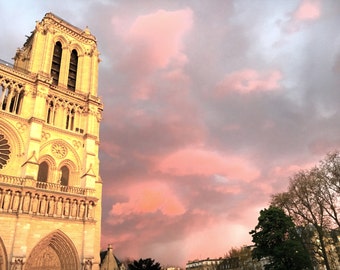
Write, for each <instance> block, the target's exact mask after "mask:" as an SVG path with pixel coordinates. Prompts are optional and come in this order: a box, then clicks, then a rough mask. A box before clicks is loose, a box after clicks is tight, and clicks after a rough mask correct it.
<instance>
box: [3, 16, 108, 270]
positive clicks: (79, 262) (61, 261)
mask: <svg viewBox="0 0 340 270" xmlns="http://www.w3.org/2000/svg"><path fill="white" fill-rule="evenodd" d="M3 38H4V37H3ZM99 61H100V60H99V52H98V50H97V43H96V38H95V37H94V36H93V35H92V34H91V33H90V31H89V29H87V28H86V29H85V30H81V29H79V28H77V27H75V26H73V25H71V24H70V23H68V22H66V21H65V20H63V19H61V18H59V17H58V16H56V15H54V14H52V13H47V14H46V15H45V16H44V18H43V19H42V20H41V21H40V22H37V24H36V26H35V29H34V30H33V31H32V33H31V35H30V36H29V37H28V38H27V40H26V42H25V43H24V45H23V47H22V48H21V49H18V50H17V52H16V53H15V56H14V64H13V65H12V64H8V63H6V62H4V61H2V62H0V270H12V269H20V270H52V269H53V270H66V269H67V270H77V269H93V270H96V269H99V264H100V235H101V203H102V202H101V200H102V181H101V178H100V175H99V158H98V148H99V124H100V121H101V117H102V111H103V104H102V101H101V100H100V99H99V97H98V94H97V90H98V63H99Z"/></svg>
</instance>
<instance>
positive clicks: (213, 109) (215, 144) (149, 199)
mask: <svg viewBox="0 0 340 270" xmlns="http://www.w3.org/2000/svg"><path fill="white" fill-rule="evenodd" d="M0 10H1V14H2V15H1V17H2V20H3V23H2V24H0V31H1V39H0V58H1V59H3V60H7V61H12V60H11V58H12V57H13V56H14V54H15V51H16V49H17V48H18V47H21V46H22V44H23V43H24V42H25V40H26V38H25V35H29V34H30V32H31V31H32V30H33V29H34V26H35V21H37V20H41V19H42V18H43V16H44V14H45V13H47V12H53V13H55V14H56V15H58V16H60V17H62V18H64V19H65V20H66V21H68V22H70V23H72V24H74V25H76V26H78V27H80V28H85V27H86V26H88V27H89V28H90V30H91V32H92V33H93V34H94V35H95V36H96V37H97V40H98V47H99V50H100V52H101V59H102V62H101V64H100V71H99V78H100V82H99V93H100V96H102V98H103V100H104V118H103V120H102V123H101V145H100V158H101V176H102V178H103V182H104V189H103V196H104V198H103V221H102V240H101V243H102V248H103V249H106V247H107V244H109V243H111V244H112V245H113V248H114V252H115V253H116V255H117V257H118V258H120V259H124V258H126V257H131V258H136V259H138V258H140V257H142V258H147V257H152V258H154V259H156V260H157V261H159V262H160V263H162V264H171V265H180V266H185V263H186V262H187V261H188V260H193V259H204V258H207V257H210V258H213V257H220V256H223V255H224V254H225V253H226V252H227V251H228V250H229V249H230V248H231V247H239V246H241V245H244V244H251V238H250V235H249V231H250V230H251V229H253V228H254V226H255V225H256V223H257V217H258V214H259V210H261V209H263V208H265V207H267V206H268V202H269V200H270V196H271V194H273V193H275V192H279V191H284V190H285V189H286V187H287V184H288V181H289V177H290V176H292V175H293V174H294V172H296V171H298V170H300V169H305V168H310V167H311V166H313V165H315V164H317V162H318V161H319V160H321V159H323V158H324V157H325V155H326V154H327V153H328V152H330V151H333V150H336V149H338V148H339V146H340V110H339V109H340V106H339V105H340V32H339V31H340V30H339V29H340V28H339V25H340V1H337V0H323V1H321V0H320V1H319V0H275V1H272V0H234V1H233V0H220V1H219V0H214V1H205V0H201V1H199V0H191V1H190V0H187V1H181V0H158V1H156V0H154V1H153V0H134V1H132V0H97V1H96V0H73V1H46V0H34V1H33V0H27V1H19V0H12V1H1V2H0Z"/></svg>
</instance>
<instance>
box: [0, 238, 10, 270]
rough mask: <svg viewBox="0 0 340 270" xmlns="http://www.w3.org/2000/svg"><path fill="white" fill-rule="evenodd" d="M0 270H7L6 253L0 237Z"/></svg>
mask: <svg viewBox="0 0 340 270" xmlns="http://www.w3.org/2000/svg"><path fill="white" fill-rule="evenodd" d="M0 269H1V270H7V269H8V259H7V252H6V248H5V245H4V242H3V241H2V239H1V237H0Z"/></svg>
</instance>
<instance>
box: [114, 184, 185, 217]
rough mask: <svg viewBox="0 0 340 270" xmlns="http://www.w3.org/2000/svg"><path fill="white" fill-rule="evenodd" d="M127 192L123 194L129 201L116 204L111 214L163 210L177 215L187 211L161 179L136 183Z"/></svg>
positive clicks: (119, 214)
mask: <svg viewBox="0 0 340 270" xmlns="http://www.w3.org/2000/svg"><path fill="white" fill-rule="evenodd" d="M125 192H126V193H125V194H123V195H125V196H127V197H128V198H127V202H122V203H116V204H114V205H113V206H112V209H111V214H113V215H117V216H126V215H130V214H146V213H155V212H156V211H161V212H162V213H163V214H164V215H167V216H175V215H181V214H183V213H184V212H185V207H184V206H183V205H182V203H181V202H180V200H179V199H178V198H177V197H176V195H175V194H174V192H172V190H171V189H170V188H169V187H168V186H167V185H165V184H164V183H161V182H160V181H159V180H158V181H151V182H143V183H140V184H134V185H133V186H130V187H129V189H128V190H127V191H125ZM117 221H118V222H119V220H117Z"/></svg>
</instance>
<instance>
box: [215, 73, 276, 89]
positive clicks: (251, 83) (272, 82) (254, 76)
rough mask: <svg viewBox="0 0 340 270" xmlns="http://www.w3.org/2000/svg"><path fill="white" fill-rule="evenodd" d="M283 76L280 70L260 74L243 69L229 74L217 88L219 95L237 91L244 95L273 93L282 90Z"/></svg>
mask: <svg viewBox="0 0 340 270" xmlns="http://www.w3.org/2000/svg"><path fill="white" fill-rule="evenodd" d="M281 79H282V74H281V72H280V71H278V70H272V71H267V72H259V71H257V70H254V69H243V70H239V71H235V72H233V73H231V74H227V75H226V76H225V77H224V79H223V80H222V82H221V83H220V84H219V86H218V88H217V93H218V94H223V93H225V92H230V91H237V92H240V93H243V94H246V93H250V92H253V91H273V90H276V89H278V88H280V83H279V82H280V80H281Z"/></svg>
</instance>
